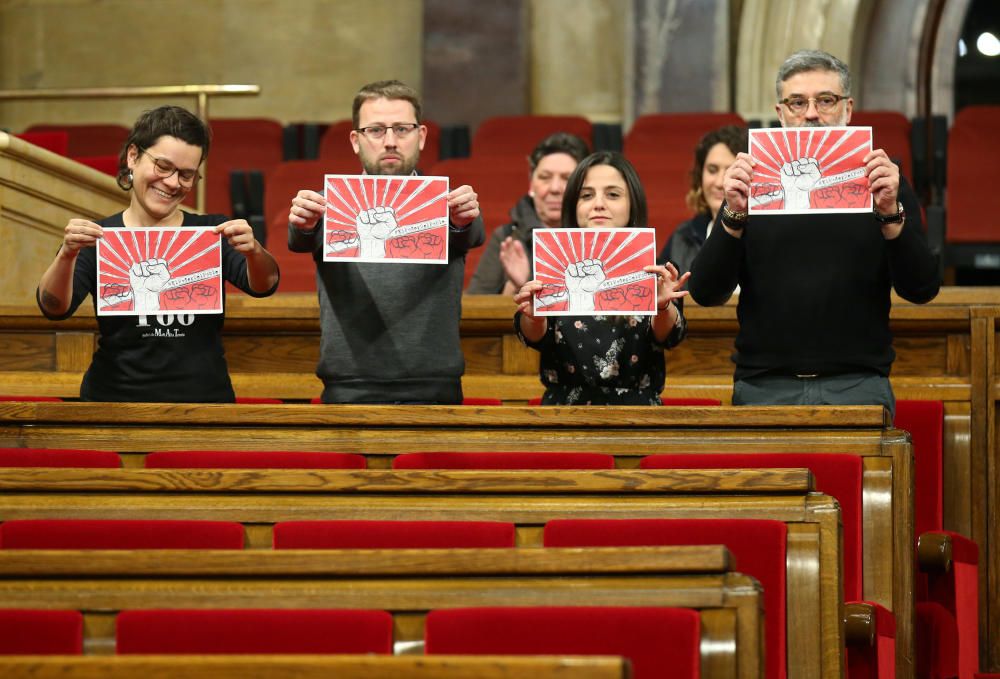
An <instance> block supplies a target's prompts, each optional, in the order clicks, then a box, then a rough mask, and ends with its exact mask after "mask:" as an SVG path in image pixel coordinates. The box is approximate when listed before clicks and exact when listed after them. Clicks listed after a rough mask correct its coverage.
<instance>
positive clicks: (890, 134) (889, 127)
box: [851, 110, 913, 184]
mask: <svg viewBox="0 0 1000 679" xmlns="http://www.w3.org/2000/svg"><path fill="white" fill-rule="evenodd" d="M851 125H856V126H860V127H870V128H872V148H873V149H882V150H884V151H885V152H886V153H887V154H888V155H889V157H890V158H892V159H893V160H895V161H896V162H898V163H899V170H900V172H902V173H903V176H904V177H906V178H907V179H908V180H910V183H911V184H912V183H913V152H912V150H911V148H910V146H911V145H910V131H911V129H912V125H911V124H910V119H909V118H907V117H906V116H905V115H903V114H902V113H900V112H899V111H858V110H855V111H854V112H853V113H851Z"/></svg>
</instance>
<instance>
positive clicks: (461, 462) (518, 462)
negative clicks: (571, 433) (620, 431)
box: [392, 452, 615, 469]
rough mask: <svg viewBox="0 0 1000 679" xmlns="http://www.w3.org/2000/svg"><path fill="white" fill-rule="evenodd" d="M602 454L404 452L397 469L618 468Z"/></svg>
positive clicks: (393, 462) (612, 458)
mask: <svg viewBox="0 0 1000 679" xmlns="http://www.w3.org/2000/svg"><path fill="white" fill-rule="evenodd" d="M614 467H615V458H614V456H613V455H604V454H602V453H547V452H546V453H403V454H402V455H397V456H396V457H395V459H393V461H392V468H393V469H614Z"/></svg>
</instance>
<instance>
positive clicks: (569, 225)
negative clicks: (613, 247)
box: [562, 151, 649, 229]
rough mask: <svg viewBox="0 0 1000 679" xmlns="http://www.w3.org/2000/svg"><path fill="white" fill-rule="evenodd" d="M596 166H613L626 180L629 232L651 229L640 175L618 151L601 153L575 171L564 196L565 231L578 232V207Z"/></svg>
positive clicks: (587, 159)
mask: <svg viewBox="0 0 1000 679" xmlns="http://www.w3.org/2000/svg"><path fill="white" fill-rule="evenodd" d="M595 165H610V166H611V167H613V168H615V169H616V170H618V171H619V172H621V173H622V177H623V178H624V179H625V186H626V187H628V197H629V207H630V208H631V209H630V210H629V218H628V224H626V226H627V227H629V228H633V229H634V228H636V227H646V226H649V224H648V222H649V217H648V210H647V208H646V192H645V191H643V190H642V182H640V181H639V175H638V173H637V172H636V171H635V168H634V167H632V163H630V162H629V161H628V159H627V158H626V157H625V156H623V155H622V154H620V153H618V152H617V151H597V152H596V153H591V154H590V155H589V156H587V157H586V158H584V159H583V160H581V161H580V164H579V165H577V166H576V169H575V170H573V174H571V175H570V176H569V181H567V182H566V193H565V194H564V195H563V204H562V227H563V228H564V229H575V228H578V227H579V226H580V224H579V223H578V222H577V221H576V204H577V202H578V201H579V200H580V191H581V190H582V189H583V182H584V180H585V179H586V178H587V172H588V171H589V170H590V168H592V167H594V166H595Z"/></svg>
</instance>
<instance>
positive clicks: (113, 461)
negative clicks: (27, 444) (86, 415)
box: [0, 448, 122, 469]
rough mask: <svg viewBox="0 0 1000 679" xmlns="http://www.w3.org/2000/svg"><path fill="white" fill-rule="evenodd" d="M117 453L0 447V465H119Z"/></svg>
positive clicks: (98, 466)
mask: <svg viewBox="0 0 1000 679" xmlns="http://www.w3.org/2000/svg"><path fill="white" fill-rule="evenodd" d="M121 466H122V465H121V460H120V459H119V458H118V453H113V452H111V451H109V450H76V449H69V448H67V449H49V448H0V467H87V468H107V469H111V468H115V467H121Z"/></svg>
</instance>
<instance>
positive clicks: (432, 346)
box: [288, 80, 485, 404]
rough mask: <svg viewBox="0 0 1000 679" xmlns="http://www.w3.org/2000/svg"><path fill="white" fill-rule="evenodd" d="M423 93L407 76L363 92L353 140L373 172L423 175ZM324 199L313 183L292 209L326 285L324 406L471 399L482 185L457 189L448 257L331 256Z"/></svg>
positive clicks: (297, 238)
mask: <svg viewBox="0 0 1000 679" xmlns="http://www.w3.org/2000/svg"><path fill="white" fill-rule="evenodd" d="M420 109H421V106H420V97H419V95H418V94H417V92H416V91H415V90H413V89H412V88H410V87H408V86H407V85H405V84H403V83H401V82H399V81H398V80H385V81H379V82H375V83H370V84H368V85H365V86H364V87H362V88H361V90H360V91H359V92H358V93H357V95H356V96H355V97H354V106H353V124H354V130H352V131H351V145H352V146H353V147H354V152H355V153H357V155H358V159H359V160H360V161H361V166H362V168H363V170H364V172H365V174H373V175H374V174H377V175H411V174H415V171H416V165H417V160H418V159H419V158H420V150H421V149H422V148H423V147H424V141H425V140H426V138H427V128H426V127H425V126H424V125H422V124H421V122H420V121H421V117H420ZM325 209H326V201H325V200H324V198H323V196H322V195H321V194H320V193H318V192H316V191H312V190H308V189H303V190H301V191H299V192H298V194H296V196H295V198H294V199H293V200H292V207H291V210H290V211H289V215H288V221H289V224H288V249H289V250H291V251H293V252H311V253H313V259H314V260H315V261H316V281H317V288H318V291H319V308H320V326H321V331H322V337H321V340H320V359H319V366H318V367H317V368H316V374H317V375H318V376H319V378H320V379H321V380H323V385H324V389H323V396H322V399H323V402H324V403H439V404H457V403H461V402H462V381H461V378H462V373H463V372H464V371H465V359H464V357H463V356H462V348H461V345H460V343H459V332H458V325H459V320H460V318H461V313H462V280H463V275H464V271H465V255H466V252H468V250H469V248H473V247H477V246H480V245H482V243H483V241H484V240H485V229H484V227H483V220H482V218H481V217H480V216H479V202H478V197H477V195H476V192H475V191H473V190H472V187H470V186H460V187H458V188H455V189H453V190H452V191H451V192H450V193H449V194H448V211H449V228H448V263H447V264H393V263H376V264H371V263H360V262H324V261H323V256H322V245H323V243H322V240H323V238H322V236H323V229H322V223H321V222H320V219H321V218H322V217H323V214H324V211H325Z"/></svg>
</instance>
